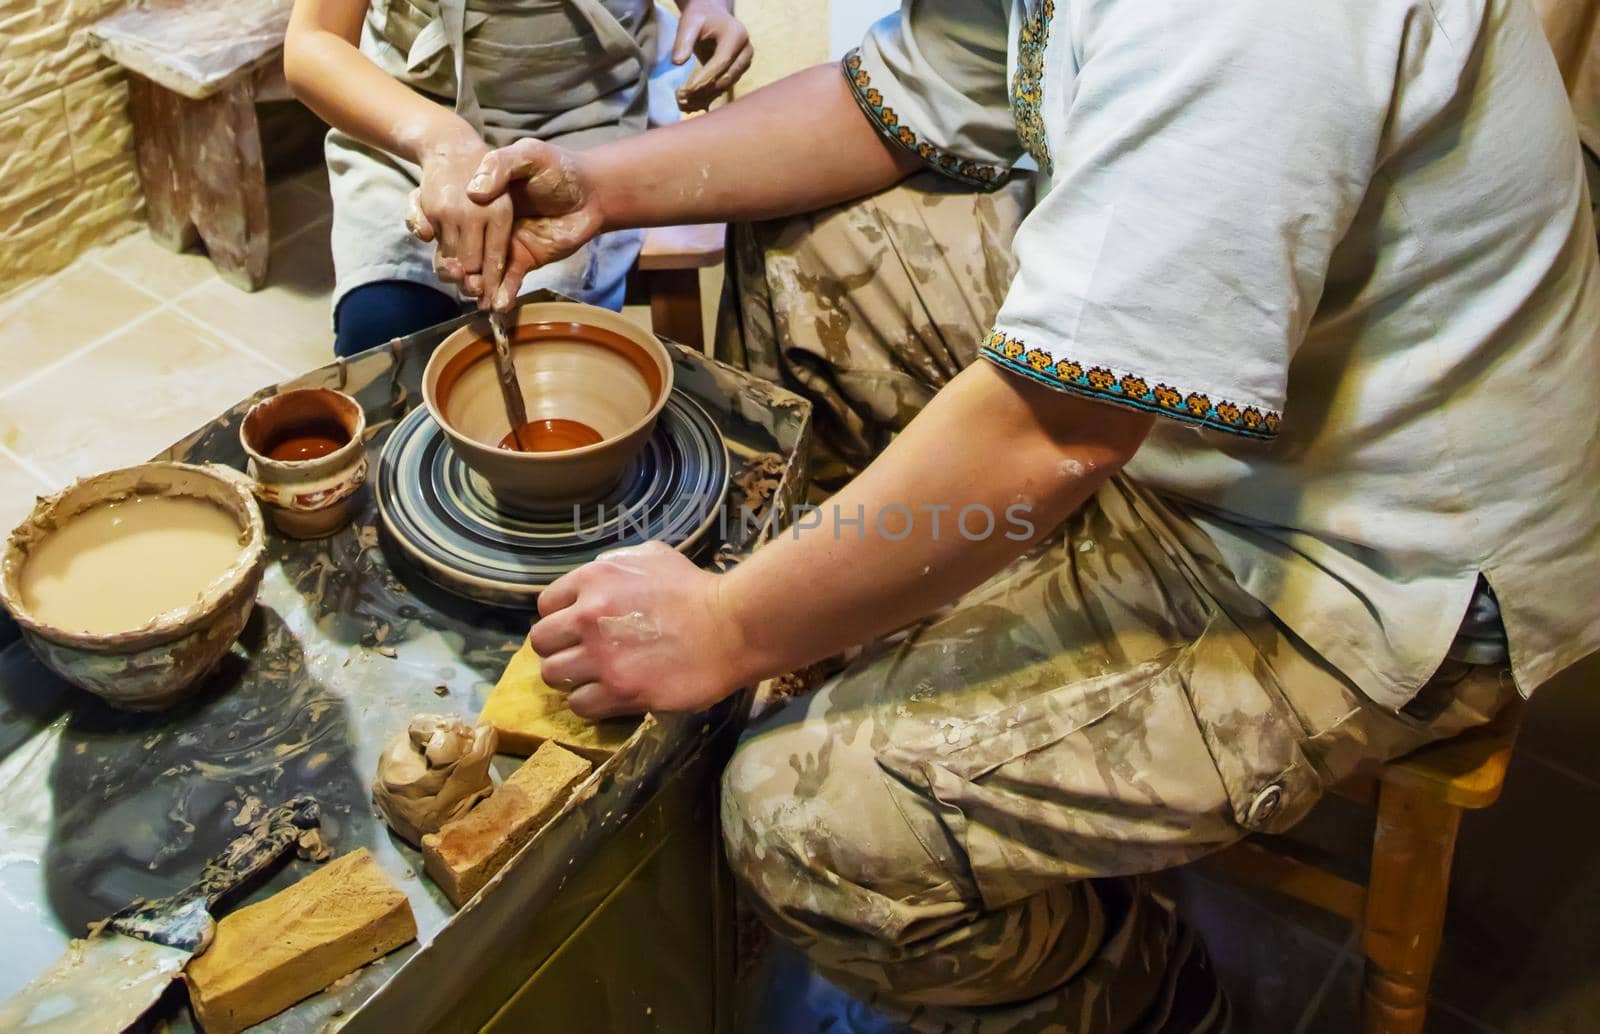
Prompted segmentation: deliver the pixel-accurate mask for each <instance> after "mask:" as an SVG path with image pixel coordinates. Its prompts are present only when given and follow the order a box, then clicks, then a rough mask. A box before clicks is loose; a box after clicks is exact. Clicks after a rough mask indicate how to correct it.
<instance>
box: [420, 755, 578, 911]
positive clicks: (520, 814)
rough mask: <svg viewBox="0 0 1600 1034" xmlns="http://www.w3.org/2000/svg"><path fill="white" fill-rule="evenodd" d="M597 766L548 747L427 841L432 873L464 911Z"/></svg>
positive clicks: (424, 857)
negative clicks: (485, 797) (468, 903)
mask: <svg viewBox="0 0 1600 1034" xmlns="http://www.w3.org/2000/svg"><path fill="white" fill-rule="evenodd" d="M593 768H594V765H593V763H591V762H590V761H589V760H588V759H586V758H581V757H579V756H578V755H576V754H574V753H572V752H571V751H568V750H563V749H562V748H560V747H558V746H556V745H555V744H554V743H546V744H545V745H544V746H542V747H540V748H539V749H538V750H537V751H535V752H534V755H533V757H531V758H529V759H528V760H527V761H525V762H523V765H522V767H521V768H519V769H517V770H516V771H515V772H513V773H511V777H510V778H509V779H507V780H506V781H505V782H504V783H502V784H500V787H499V789H497V790H495V792H494V793H493V794H491V795H490V796H489V799H488V800H486V801H484V802H483V803H482V804H480V805H478V806H477V807H476V808H473V809H472V810H471V811H469V812H467V813H466V814H465V815H463V816H462V817H461V818H459V819H456V820H455V821H454V822H451V823H448V824H446V825H445V827H444V828H443V829H441V830H439V832H437V833H429V834H428V835H427V836H425V837H423V838H422V860H423V865H424V867H425V868H426V869H427V872H428V875H429V876H431V877H433V881H434V882H435V883H437V884H438V885H439V887H440V889H441V890H443V891H444V894H445V897H447V898H449V899H450V903H451V904H453V905H455V906H456V907H457V908H460V907H461V906H462V905H464V904H466V903H467V902H468V901H470V900H472V896H473V895H474V894H476V893H478V891H479V890H481V889H482V888H483V885H484V884H485V883H488V882H489V880H490V879H491V878H492V877H493V876H494V874H495V873H497V872H499V871H500V869H501V868H502V867H503V866H504V865H505V864H506V862H508V861H510V860H511V856H512V855H514V854H516V853H517V852H518V851H519V850H521V849H522V845H524V844H526V843H527V842H528V841H530V840H532V839H533V837H534V834H535V833H538V832H539V830H540V828H541V827H543V826H544V824H545V823H546V822H549V821H550V820H551V819H552V818H554V817H555V814H556V812H558V811H560V810H561V806H562V805H563V804H565V803H566V802H567V797H568V796H569V795H570V794H571V793H572V788H573V787H574V786H576V785H577V784H578V782H579V781H580V780H582V779H583V777H584V776H586V775H588V774H589V772H590V770H591V769H593Z"/></svg>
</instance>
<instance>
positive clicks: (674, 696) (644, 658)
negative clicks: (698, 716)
mask: <svg viewBox="0 0 1600 1034" xmlns="http://www.w3.org/2000/svg"><path fill="white" fill-rule="evenodd" d="M720 582H721V576H720V575H715V574H712V573H710V572H708V571H702V570H701V569H700V568H698V567H696V566H695V565H694V563H693V562H692V561H691V560H689V558H688V557H685V556H684V555H683V554H682V553H679V552H678V551H676V550H674V549H672V548H671V547H669V546H667V545H665V544H663V543H660V542H650V543H646V544H645V545H642V546H634V547H632V548H629V549H619V550H616V551H614V552H611V553H606V554H603V555H602V556H601V557H600V559H598V560H596V561H595V562H594V563H591V564H588V565H586V566H584V567H580V568H578V569H577V570H576V571H573V572H571V573H569V574H567V575H565V576H563V577H561V578H559V579H557V580H556V582H555V584H553V585H551V586H550V587H549V588H548V589H546V590H545V591H544V592H542V593H540V594H539V615H540V617H539V623H538V624H536V625H534V626H533V631H532V632H530V633H529V634H528V644H529V645H530V646H532V647H533V649H534V652H535V653H537V654H538V655H539V656H540V657H542V658H543V659H544V666H543V669H542V675H543V677H544V681H545V683H546V684H547V685H549V686H551V687H553V688H555V689H558V690H562V691H564V692H567V693H569V694H570V702H571V705H572V710H573V711H574V712H576V713H577V714H578V715H580V716H582V717H584V718H606V717H610V716H612V715H628V714H643V713H644V712H646V711H657V712H694V711H703V710H705V709H706V708H707V707H710V706H711V705H712V704H715V703H716V702H717V701H719V700H721V699H722V698H723V697H726V696H728V695H729V694H730V693H732V692H733V691H734V690H736V689H738V688H739V687H740V686H741V685H742V684H744V683H745V682H746V681H748V680H749V679H750V678H751V675H750V673H749V667H748V666H749V661H750V652H749V651H748V649H746V647H745V644H744V642H743V637H742V636H741V635H740V634H739V632H738V629H737V625H736V624H735V623H734V621H733V620H732V619H731V616H730V615H728V614H727V613H725V611H724V608H723V603H722V599H721V595H720V592H719V589H720Z"/></svg>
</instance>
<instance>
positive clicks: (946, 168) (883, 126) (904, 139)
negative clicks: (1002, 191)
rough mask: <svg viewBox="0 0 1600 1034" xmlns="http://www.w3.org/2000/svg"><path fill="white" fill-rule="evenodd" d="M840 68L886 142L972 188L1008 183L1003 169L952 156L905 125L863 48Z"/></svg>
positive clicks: (851, 53) (863, 108)
mask: <svg viewBox="0 0 1600 1034" xmlns="http://www.w3.org/2000/svg"><path fill="white" fill-rule="evenodd" d="M839 67H840V71H842V72H843V73H844V81H845V82H846V83H847V84H848V85H849V87H850V95H851V96H853V97H854V98H855V99H856V104H857V105H858V106H859V107H860V108H861V111H862V113H863V114H865V115H866V116H867V118H868V119H869V120H870V121H871V122H872V124H873V126H874V127H875V128H876V129H877V130H878V132H879V133H881V134H882V135H883V137H884V139H886V140H889V141H891V142H893V143H895V144H898V145H899V146H900V147H901V148H902V149H904V150H906V151H908V152H910V153H911V154H912V155H914V156H915V157H916V158H917V160H918V161H920V162H922V163H923V164H924V165H926V166H928V168H930V169H932V170H933V171H934V172H937V173H939V174H940V175H943V176H946V177H948V178H950V179H953V180H959V181H960V182H962V183H966V184H968V185H969V186H974V187H978V188H980V189H982V190H985V191H990V190H995V189H997V188H998V187H999V186H1000V185H1001V184H1002V183H1004V182H1005V181H1006V178H1007V175H1008V173H1007V171H1006V170H1005V169H1003V168H1001V167H1000V166H998V165H991V164H989V163H987V162H978V161H973V160H972V159H971V158H963V157H961V156H960V155H956V154H951V153H950V152H949V151H946V150H944V149H942V148H939V147H936V146H934V145H933V144H931V143H929V142H928V141H926V140H924V139H922V138H921V137H920V136H918V135H917V132H916V131H915V130H913V129H912V128H911V127H910V126H905V125H901V123H900V116H899V115H898V114H897V113H896V112H895V110H894V109H893V108H891V107H888V106H887V105H886V104H884V98H883V94H882V93H880V92H879V91H878V90H876V89H875V88H873V86H872V74H871V73H870V72H868V71H867V70H866V69H865V68H864V67H862V63H861V48H860V47H857V48H855V49H854V50H852V51H850V53H848V54H846V55H845V56H844V60H843V61H842V62H840V66H839Z"/></svg>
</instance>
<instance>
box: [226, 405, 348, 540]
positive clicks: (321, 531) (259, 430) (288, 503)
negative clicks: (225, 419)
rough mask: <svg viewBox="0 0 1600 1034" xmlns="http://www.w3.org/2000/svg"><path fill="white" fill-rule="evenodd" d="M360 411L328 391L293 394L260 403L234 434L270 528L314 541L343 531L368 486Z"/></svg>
mask: <svg viewBox="0 0 1600 1034" xmlns="http://www.w3.org/2000/svg"><path fill="white" fill-rule="evenodd" d="M366 430H367V418H366V414H365V413H363V412H362V410H361V404H360V403H358V402H357V401H356V400H355V399H353V398H351V397H350V396H349V395H346V394H345V393H344V392H342V391H334V390H333V389H331V388H294V389H291V390H289V391H280V392H278V393H277V394H276V395H272V396H270V397H268V398H265V399H263V400H261V401H260V402H258V403H256V404H255V405H254V406H252V407H251V408H250V412H248V413H246V414H245V418H244V422H243V423H242V424H240V426H239V444H240V445H242V446H243V447H244V452H245V455H246V456H248V457H249V458H250V467H249V470H250V476H251V478H253V479H254V480H255V494H256V498H257V499H259V500H260V501H261V505H262V507H263V509H265V510H266V514H267V517H268V519H270V520H271V521H272V526H273V527H274V528H276V529H277V530H278V532H279V533H280V534H282V535H286V536H288V537H289V538H295V539H320V538H326V537H327V536H329V535H332V534H333V533H334V532H336V531H338V530H340V529H341V528H343V527H344V526H345V525H347V524H349V523H350V511H351V508H352V507H353V506H354V503H355V494H356V491H357V490H358V489H360V488H361V486H362V485H363V484H365V483H366V480H367V448H366V443H365V442H364V441H363V439H364V437H365V435H366Z"/></svg>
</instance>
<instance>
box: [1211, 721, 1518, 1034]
mask: <svg viewBox="0 0 1600 1034" xmlns="http://www.w3.org/2000/svg"><path fill="white" fill-rule="evenodd" d="M1520 718H1521V707H1520V706H1517V705H1513V706H1509V707H1507V708H1506V709H1505V710H1504V711H1503V712H1502V713H1501V715H1500V716H1499V717H1497V718H1496V719H1495V720H1494V722H1492V723H1491V724H1489V725H1487V726H1484V727H1483V728H1482V729H1475V730H1473V731H1471V732H1467V733H1463V734H1462V735H1460V736H1457V737H1455V738H1454V739H1450V740H1445V741H1444V742H1442V743H1436V744H1433V745H1431V746H1428V747H1424V748H1423V749H1421V750H1419V751H1416V752H1415V753H1412V754H1408V755H1407V756H1405V757H1403V758H1400V759H1399V760H1397V761H1394V762H1391V763H1389V764H1387V765H1383V766H1381V767H1379V768H1378V770H1377V771H1376V772H1373V773H1365V774H1362V775H1358V776H1355V777H1353V778H1352V779H1350V780H1348V781H1346V782H1344V783H1342V784H1340V785H1339V786H1337V787H1335V788H1334V792H1336V793H1338V794H1340V795H1341V796H1345V797H1350V798H1352V799H1354V800H1358V801H1364V802H1367V803H1373V804H1375V805H1376V806H1377V809H1378V826H1377V832H1376V834H1375V835H1374V837H1373V842H1372V868H1371V873H1370V876H1369V878H1368V882H1367V884H1366V885H1365V886H1363V885H1361V884H1359V883H1353V882H1351V881H1350V880H1346V879H1344V878H1342V877H1339V876H1336V875H1334V874H1333V873H1331V872H1327V871H1325V870H1324V869H1322V868H1320V867H1318V866H1317V865H1316V864H1315V863H1314V862H1313V861H1310V860H1308V859H1307V858H1305V857H1304V856H1303V852H1300V851H1297V850H1296V849H1295V847H1294V845H1292V844H1290V843H1288V842H1287V841H1283V840H1281V839H1279V838H1270V839H1268V838H1260V839H1252V840H1247V841H1245V842H1243V843H1241V844H1239V845H1238V846H1236V847H1234V848H1232V849H1230V850H1228V851H1225V852H1223V853H1221V854H1220V855H1217V856H1216V857H1214V858H1212V859H1211V860H1210V861H1209V862H1208V863H1206V864H1209V865H1210V866H1212V867H1214V868H1216V869H1220V870H1221V871H1223V872H1225V873H1227V874H1229V875H1230V876H1232V877H1233V878H1235V879H1237V880H1240V881H1241V882H1245V883H1250V884H1261V885H1265V886H1267V887H1270V888H1272V889H1273V890H1276V891H1278V892H1280V893H1283V894H1287V895H1289V896H1290V897H1293V898H1297V899H1299V900H1301V901H1304V902H1307V903H1308V904H1311V905H1314V906H1316V907H1318V908H1321V909H1323V910H1324V911H1327V912H1331V913H1333V914H1335V915H1339V916H1343V917H1344V918H1346V919H1348V920H1350V921H1351V922H1352V923H1355V924H1357V926H1359V927H1360V928H1361V930H1362V935H1361V944H1362V951H1363V953H1364V955H1365V960H1366V974H1365V979H1364V984H1363V991H1362V1013H1363V1028H1364V1030H1365V1031H1366V1032H1367V1034H1420V1032H1421V1031H1422V1028H1423V1021H1424V1020H1425V1019H1426V1017H1427V1008H1428V985H1429V984H1430V983H1431V982H1432V979H1433V966H1434V962H1435V961H1436V959H1437V958H1438V954H1439V943H1440V940H1441V937H1442V935H1443V932H1444V913H1445V903H1446V899H1447V898H1448V897H1449V894H1450V866H1451V862H1452V861H1453V859H1454V857H1455V847H1456V833H1457V831H1458V830H1459V828H1460V824H1461V813H1462V812H1463V811H1466V810H1477V809H1480V808H1487V807H1489V805H1491V804H1493V803H1494V802H1495V801H1496V800H1498V799H1499V797H1500V790H1501V787H1502V786H1503V785H1504V784H1505V777H1506V768H1507V767H1508V766H1509V765H1510V763H1511V749H1512V745H1513V744H1514V742H1515V740H1516V734H1517V725H1518V722H1519V720H1520Z"/></svg>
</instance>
